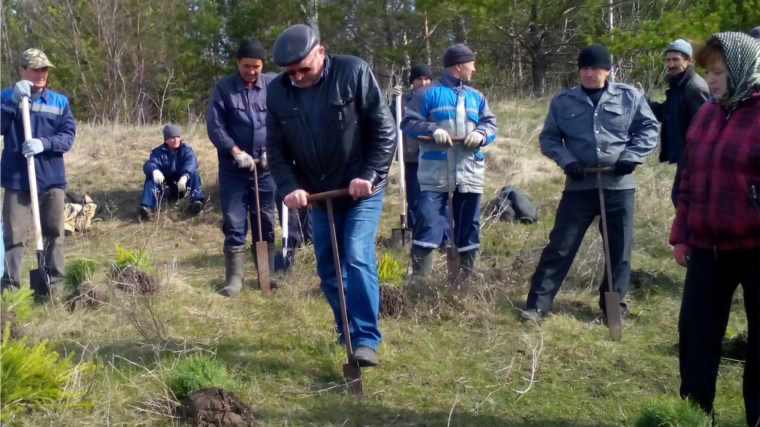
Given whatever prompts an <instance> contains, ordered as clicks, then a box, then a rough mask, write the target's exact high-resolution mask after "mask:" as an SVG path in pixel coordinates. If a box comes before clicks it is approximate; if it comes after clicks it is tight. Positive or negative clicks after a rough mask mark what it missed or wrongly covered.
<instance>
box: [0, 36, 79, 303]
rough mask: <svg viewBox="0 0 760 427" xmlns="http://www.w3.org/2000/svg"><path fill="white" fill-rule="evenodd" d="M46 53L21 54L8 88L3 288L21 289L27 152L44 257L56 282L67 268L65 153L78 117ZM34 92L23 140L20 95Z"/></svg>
mask: <svg viewBox="0 0 760 427" xmlns="http://www.w3.org/2000/svg"><path fill="white" fill-rule="evenodd" d="M52 66H53V64H51V63H50V61H49V60H48V58H47V56H45V54H44V53H43V52H42V51H41V50H38V49H28V50H26V51H24V53H22V54H21V60H20V61H19V68H18V71H19V74H20V76H21V80H19V81H18V82H17V83H16V85H15V86H14V87H13V88H8V89H3V91H2V93H0V99H1V101H2V108H1V109H2V116H1V120H0V123H1V126H0V127H1V128H2V135H3V136H4V137H5V148H4V149H3V155H2V160H1V161H0V185H2V187H3V188H4V189H5V196H4V197H3V240H4V243H5V266H6V270H5V273H4V274H3V278H2V288H3V289H5V288H11V289H18V288H19V286H20V284H21V280H20V276H21V262H22V260H23V258H24V243H25V242H26V239H27V230H28V228H29V221H30V220H31V218H32V201H31V196H30V194H29V175H28V172H27V167H26V164H27V162H26V158H27V157H34V167H35V172H36V175H37V192H38V197H39V204H40V222H41V226H42V237H43V240H44V246H45V262H46V265H47V268H48V272H49V274H50V278H51V284H52V285H53V286H56V285H57V284H58V283H60V281H61V279H62V278H63V274H64V265H63V262H64V261H63V236H64V215H63V205H64V199H65V194H64V189H65V188H66V170H65V168H64V164H63V154H64V153H66V152H68V151H69V150H70V149H71V146H72V145H73V144H74V135H75V133H76V123H75V122H74V116H73V115H72V114H71V107H70V106H69V100H68V98H66V96H64V95H62V94H60V93H58V92H55V91H53V90H50V89H49V88H47V87H46V86H47V78H48V68H49V67H52ZM24 96H27V97H29V103H30V105H29V109H30V116H31V117H30V119H31V120H30V121H31V127H32V138H31V139H28V140H24V125H23V122H22V119H21V108H20V106H19V102H20V101H21V98H22V97H24Z"/></svg>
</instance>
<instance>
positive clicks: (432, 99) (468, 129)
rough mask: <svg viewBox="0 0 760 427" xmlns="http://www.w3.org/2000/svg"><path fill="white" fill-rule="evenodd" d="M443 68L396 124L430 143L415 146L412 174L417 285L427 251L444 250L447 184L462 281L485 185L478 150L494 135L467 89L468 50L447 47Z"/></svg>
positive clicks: (429, 258)
mask: <svg viewBox="0 0 760 427" xmlns="http://www.w3.org/2000/svg"><path fill="white" fill-rule="evenodd" d="M443 66H444V68H445V69H444V71H443V74H442V75H441V77H440V78H438V80H435V81H434V82H432V83H431V84H429V85H427V86H425V87H423V88H422V89H420V90H419V91H417V93H416V94H415V95H414V98H413V99H412V101H411V102H410V103H409V106H408V107H407V109H406V112H405V113H404V119H403V120H402V122H401V130H403V132H404V133H405V134H406V135H408V136H410V137H412V138H418V137H420V136H432V137H433V142H420V156H419V168H418V170H417V178H418V179H419V182H420V198H419V201H418V202H417V203H418V204H417V206H418V209H417V215H418V219H417V221H418V224H417V227H416V228H415V230H414V233H413V235H412V267H413V275H414V276H415V278H420V279H425V278H427V277H428V276H429V275H430V272H431V269H432V266H433V249H435V248H437V247H439V246H442V245H444V244H446V242H445V236H446V230H448V229H449V220H448V213H447V212H448V211H447V204H448V197H447V196H448V191H449V190H448V189H449V184H451V185H452V186H453V187H455V191H454V197H453V202H452V209H453V216H454V235H453V236H451V238H452V239H456V244H457V248H458V251H459V254H460V256H461V260H462V272H463V276H464V278H467V277H469V275H470V274H471V272H472V269H473V267H474V264H475V258H476V256H477V253H478V249H479V247H480V198H481V196H482V194H483V184H484V181H485V156H484V154H483V152H482V151H481V148H482V147H485V146H486V145H488V144H490V143H491V142H493V140H494V139H496V132H497V131H498V126H497V125H496V117H495V116H494V115H493V114H492V113H491V110H490V109H489V108H488V102H486V98H485V96H484V95H483V94H482V93H480V92H479V91H478V90H476V89H474V88H473V87H472V86H470V79H471V78H472V73H473V72H474V71H475V54H474V53H473V52H472V50H470V48H468V47H467V46H465V45H463V44H455V45H453V46H451V47H449V48H448V49H447V50H446V53H445V54H444V56H443ZM452 136H454V137H464V143H461V144H459V143H458V144H453V143H452V141H451V137H452ZM449 156H450V158H448V157H449ZM447 158H448V161H447ZM449 165H450V167H451V170H450V171H447V167H449ZM449 176H451V180H452V182H451V183H449V182H448V177H449Z"/></svg>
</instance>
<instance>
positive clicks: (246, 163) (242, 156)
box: [233, 151, 254, 171]
mask: <svg viewBox="0 0 760 427" xmlns="http://www.w3.org/2000/svg"><path fill="white" fill-rule="evenodd" d="M233 157H234V158H235V163H237V165H238V167H239V168H246V169H248V170H250V171H253V168H254V164H253V157H251V155H250V154H248V153H246V152H245V151H241V152H239V153H237V154H235V155H234V156H233Z"/></svg>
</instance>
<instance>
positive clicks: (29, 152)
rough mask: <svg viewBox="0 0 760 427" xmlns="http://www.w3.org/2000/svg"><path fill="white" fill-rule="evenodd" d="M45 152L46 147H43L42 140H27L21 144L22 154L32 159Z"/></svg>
mask: <svg viewBox="0 0 760 427" xmlns="http://www.w3.org/2000/svg"><path fill="white" fill-rule="evenodd" d="M43 151H45V146H44V145H42V140H40V139H37V138H32V139H27V140H26V141H24V143H23V144H21V154H23V155H24V156H26V157H32V156H34V155H35V154H40V153H41V152H43Z"/></svg>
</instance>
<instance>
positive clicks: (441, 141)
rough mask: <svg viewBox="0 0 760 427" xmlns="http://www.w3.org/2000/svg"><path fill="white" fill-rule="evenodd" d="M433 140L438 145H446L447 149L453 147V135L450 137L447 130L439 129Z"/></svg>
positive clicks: (434, 133)
mask: <svg viewBox="0 0 760 427" xmlns="http://www.w3.org/2000/svg"><path fill="white" fill-rule="evenodd" d="M433 140H434V141H435V143H436V144H438V145H445V146H447V147H451V145H452V142H451V135H449V133H448V132H446V130H444V129H441V128H438V129H436V130H435V132H433Z"/></svg>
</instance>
